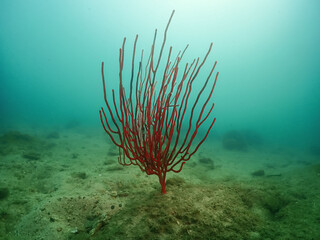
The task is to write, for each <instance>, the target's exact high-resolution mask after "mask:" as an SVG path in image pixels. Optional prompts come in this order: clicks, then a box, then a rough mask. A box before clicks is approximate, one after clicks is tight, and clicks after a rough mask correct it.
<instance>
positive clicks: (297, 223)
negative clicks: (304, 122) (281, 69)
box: [0, 128, 320, 240]
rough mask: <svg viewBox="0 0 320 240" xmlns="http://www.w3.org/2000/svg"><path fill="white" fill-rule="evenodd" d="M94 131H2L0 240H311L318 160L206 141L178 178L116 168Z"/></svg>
mask: <svg viewBox="0 0 320 240" xmlns="http://www.w3.org/2000/svg"><path fill="white" fill-rule="evenodd" d="M117 158H118V150H117V148H116V147H115V146H114V145H112V144H111V142H110V141H109V140H108V139H107V137H106V136H105V134H104V133H103V132H102V131H97V130H90V129H86V130H85V131H83V129H81V130H80V129H77V128H71V129H62V130H52V131H48V130H41V129H34V128H23V129H19V130H15V129H8V130H5V131H2V133H1V136H0V159H1V160H0V239H1V240H11V239H23V240H27V239H32V240H37V239H39V240H40V239H45V240H51V239H52V240H59V239H217V240H220V239H248V240H251V239H269V240H274V239H279V240H280V239H281V240H284V239H288V240H289V239H290V240H292V239H303V240H309V239H310V240H311V239H313V240H317V239H320V228H319V226H320V187H319V186H320V161H319V159H320V156H319V155H318V154H316V153H311V152H308V151H302V150H295V149H288V148H281V147H279V146H271V145H270V144H269V145H268V146H266V145H263V144H261V145H259V146H249V147H248V148H247V149H246V150H237V149H235V150H230V149H229V150H228V149H226V148H224V147H223V144H222V142H221V141H220V140H214V141H207V142H206V143H205V144H204V145H203V146H202V148H201V149H200V150H199V151H198V152H197V154H196V155H195V156H194V157H193V158H192V159H191V160H190V161H188V162H187V163H186V164H185V166H184V168H183V170H182V172H180V173H178V174H176V173H169V174H168V177H167V194H165V195H163V194H161V192H160V185H159V182H158V179H157V177H156V176H147V175H146V174H145V173H142V172H141V171H140V170H139V168H138V167H133V166H130V167H123V166H121V165H119V164H118V161H117Z"/></svg>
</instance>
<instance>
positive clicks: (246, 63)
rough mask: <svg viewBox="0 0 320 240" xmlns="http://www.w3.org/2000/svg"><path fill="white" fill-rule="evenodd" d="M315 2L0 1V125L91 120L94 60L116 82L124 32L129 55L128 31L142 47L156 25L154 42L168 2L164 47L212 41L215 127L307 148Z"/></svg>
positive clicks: (315, 116) (311, 138)
mask: <svg viewBox="0 0 320 240" xmlns="http://www.w3.org/2000/svg"><path fill="white" fill-rule="evenodd" d="M319 7H320V6H319V4H318V3H317V1H308V3H306V2H303V1H281V2H278V1H259V2H256V1H241V2H233V1H225V2H215V1H200V2H199V3H198V2H195V1H190V2H188V1H187V2H186V3H184V2H183V1H177V2H175V1H168V2H163V1H152V2H148V1H136V2H131V1H119V2H117V1H95V2H94V3H92V2H87V1H80V2H77V3H74V2H72V1H49V2H47V1H46V2H43V1H2V3H1V23H0V24H1V33H0V34H1V35H0V36H1V60H0V61H1V83H2V84H1V85H2V87H1V102H2V104H1V105H2V107H1V122H2V126H4V125H5V126H6V125H10V124H13V123H15V124H21V123H26V122H27V123H35V122H36V123H37V124H40V125H41V124H45V125H47V124H48V125H52V124H57V125H59V124H63V123H64V122H65V121H68V120H69V119H78V120H79V121H81V122H83V123H86V124H89V125H92V126H93V125H99V121H98V118H97V111H98V109H99V107H100V106H102V105H103V97H102V89H101V79H100V78H101V77H100V63H101V61H105V62H106V70H105V71H106V72H107V77H108V79H109V80H111V79H112V81H115V82H116V81H117V77H118V70H119V66H118V51H119V48H120V47H121V44H122V39H123V37H127V54H128V58H129V54H131V48H132V45H133V41H134V38H135V34H139V42H138V47H139V48H145V49H149V48H150V46H151V42H152V38H153V31H154V29H155V28H157V29H158V30H159V34H158V43H159V45H160V43H161V42H160V41H161V40H162V39H161V38H162V34H163V30H164V28H165V25H166V23H167V20H168V18H169V16H170V13H171V11H172V9H175V10H176V13H175V16H174V17H173V20H172V24H171V26H170V28H169V32H168V40H167V47H168V46H169V45H172V46H173V48H174V50H175V51H178V50H180V49H183V48H184V47H185V45H186V44H190V46H189V50H188V52H187V54H186V56H185V60H186V61H191V60H192V59H193V58H194V57H198V56H199V57H203V56H204V54H205V52H206V51H207V48H208V46H209V44H210V42H213V54H212V55H211V56H210V60H217V61H218V66H217V69H218V71H219V72H220V78H219V82H218V85H217V89H216V91H215V102H216V107H215V115H216V117H217V122H216V126H215V128H216V130H217V131H224V130H228V129H230V128H250V129H255V130H256V131H259V132H261V134H263V135H264V136H265V137H266V138H268V140H270V141H277V142H281V143H284V144H288V145H291V144H295V145H297V146H301V145H307V146H308V145H310V144H313V143H315V142H317V140H318V133H319V126H318V122H319V109H320V107H319V97H318V91H319V87H320V83H319V81H318V79H319V68H318V62H319V56H320V54H319V51H320V50H319V47H318V45H317V43H318V42H319V39H320V29H319V27H318V24H317V23H318V22H319V18H320V17H319V15H318V14H317V13H318V10H319ZM159 45H158V46H157V47H158V49H157V50H159V47H160V46H159ZM167 50H168V48H167ZM129 59H130V58H129ZM204 70H207V71H208V70H209V66H207V69H204Z"/></svg>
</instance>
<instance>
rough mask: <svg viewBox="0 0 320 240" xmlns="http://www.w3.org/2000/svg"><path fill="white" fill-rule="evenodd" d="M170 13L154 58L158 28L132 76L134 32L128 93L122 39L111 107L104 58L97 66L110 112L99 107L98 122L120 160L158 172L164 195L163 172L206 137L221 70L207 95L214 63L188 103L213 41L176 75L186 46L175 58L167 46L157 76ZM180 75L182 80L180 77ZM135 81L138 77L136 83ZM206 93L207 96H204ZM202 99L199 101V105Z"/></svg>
mask: <svg viewBox="0 0 320 240" xmlns="http://www.w3.org/2000/svg"><path fill="white" fill-rule="evenodd" d="M173 15H174V11H173V12H172V14H171V16H170V18H169V21H168V23H167V26H166V29H165V31H164V36H163V41H162V45H161V49H160V51H159V54H158V55H157V56H158V57H157V59H154V58H155V41H156V37H157V30H155V33H154V38H153V43H152V45H151V50H150V55H149V56H148V58H147V63H146V64H145V65H144V64H143V53H144V51H143V50H142V51H141V57H140V61H139V65H138V72H137V73H136V74H135V55H136V50H137V41H138V35H136V38H135V41H134V45H133V53H132V63H131V77H130V81H129V91H128V92H129V94H128V95H127V94H126V91H125V87H124V81H123V78H124V76H123V68H124V53H125V51H124V48H125V43H126V38H124V40H123V43H122V47H121V48H120V49H119V89H118V90H119V91H118V95H117V96H116V94H115V91H114V90H112V102H113V107H114V109H113V110H112V109H111V107H110V104H109V100H108V98H107V92H106V82H105V76H104V63H103V62H102V64H101V74H102V83H103V93H104V101H105V103H106V106H107V110H108V111H107V113H108V114H106V113H105V111H104V109H103V108H101V110H100V111H99V114H100V120H101V123H102V126H103V129H104V130H105V132H106V133H107V135H108V136H109V137H110V139H111V141H112V142H113V143H114V144H115V145H116V146H117V147H118V148H119V163H120V164H122V165H124V166H128V165H137V166H138V167H139V168H140V170H141V171H143V172H145V173H146V174H148V175H153V174H154V175H157V176H158V178H159V183H160V184H161V191H162V193H166V185H165V184H166V176H167V173H168V172H170V171H172V172H174V173H178V172H180V171H181V170H182V168H183V166H184V164H185V163H186V162H187V161H188V160H190V158H191V156H193V155H194V154H195V153H196V152H197V151H198V149H199V147H200V146H201V145H202V143H203V142H204V141H205V140H206V139H207V137H208V135H209V133H210V130H211V129H212V127H213V124H214V123H215V118H211V117H210V116H211V114H212V110H213V107H214V104H213V103H212V104H211V103H210V104H209V102H210V100H211V98H212V96H213V91H214V88H215V86H216V82H217V79H218V75H219V73H217V74H216V77H215V79H214V81H213V84H212V85H211V89H210V90H209V92H208V94H207V91H205V89H206V88H208V84H209V81H210V79H211V75H212V74H213V72H214V70H215V67H216V64H217V62H215V63H214V65H213V66H212V68H211V71H210V73H209V75H208V77H207V79H206V80H205V81H204V84H203V86H202V88H201V90H200V91H199V92H198V94H197V96H196V99H195V100H194V101H193V102H191V101H192V100H191V98H190V96H191V95H192V93H193V83H194V81H195V79H196V78H197V76H198V75H199V72H200V71H201V70H202V67H203V65H204V64H205V62H206V61H207V58H208V56H209V54H210V52H211V50H212V43H211V44H210V47H209V49H208V51H207V53H206V55H205V57H204V59H203V60H202V61H200V64H199V58H196V59H194V60H193V61H192V62H191V63H186V64H185V66H184V67H183V72H182V76H180V75H179V70H180V65H181V61H182V58H183V56H184V54H185V52H186V50H187V48H188V45H187V46H186V48H185V49H184V50H183V51H182V52H181V51H180V52H179V53H178V54H177V55H176V57H175V58H174V59H173V61H172V59H171V56H172V47H170V48H169V51H168V58H167V60H166V63H165V64H166V65H165V67H164V70H163V73H162V76H161V78H160V79H159V77H157V73H158V71H159V66H160V64H161V59H162V55H163V52H164V49H165V43H166V39H167V32H168V29H169V25H170V23H171V20H172V17H173ZM154 64H155V65H154ZM179 78H180V79H181V80H180V81H179ZM134 79H135V81H136V82H135V84H134ZM209 85H210V84H209ZM205 94H207V95H206V96H205ZM116 98H118V101H116ZM203 98H204V103H203V105H202V106H198V104H200V102H201V101H202V99H203ZM200 99H201V101H200ZM208 105H209V106H210V107H208ZM187 109H191V111H190V117H188V121H185V117H186V113H187ZM110 118H111V119H110ZM207 121H209V123H210V124H209V127H207V129H206V130H205V129H204V130H205V136H204V137H202V138H200V140H199V142H198V143H196V144H194V143H193V142H194V141H195V138H196V136H197V135H198V133H199V129H200V127H201V126H202V125H203V124H204V123H205V122H207ZM184 122H187V128H186V130H185V133H183V132H182V126H183V123H184ZM111 125H112V126H111ZM203 128H206V127H203ZM174 168H175V169H174Z"/></svg>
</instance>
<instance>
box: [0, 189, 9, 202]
mask: <svg viewBox="0 0 320 240" xmlns="http://www.w3.org/2000/svg"><path fill="white" fill-rule="evenodd" d="M8 196H9V189H8V188H0V200H3V199H6V198H7V197H8Z"/></svg>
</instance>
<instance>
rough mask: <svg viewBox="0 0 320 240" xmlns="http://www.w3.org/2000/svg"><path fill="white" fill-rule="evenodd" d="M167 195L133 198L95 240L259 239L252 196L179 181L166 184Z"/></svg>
mask: <svg viewBox="0 0 320 240" xmlns="http://www.w3.org/2000/svg"><path fill="white" fill-rule="evenodd" d="M167 190H168V193H167V194H166V195H162V194H161V193H158V192H152V193H149V194H141V195H139V196H135V197H134V198H132V199H131V200H130V201H129V202H128V203H127V204H126V207H125V208H123V209H122V210H121V211H119V212H118V213H117V214H116V215H115V216H114V217H113V218H111V219H110V220H109V221H107V222H105V224H104V226H103V227H102V228H101V229H100V230H99V231H97V232H96V234H95V235H94V239H218V240H219V239H257V238H256V237H257V236H258V232H256V231H257V229H258V226H259V223H260V218H259V215H257V214H256V213H255V210H254V208H255V207H254V204H253V201H252V194H250V193H249V192H250V190H246V189H243V188H241V187H239V186H227V185H225V184H221V185H211V186H200V185H187V184H185V183H184V182H183V180H181V179H179V178H177V179H171V180H168V187H167ZM74 239H77V238H74Z"/></svg>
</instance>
